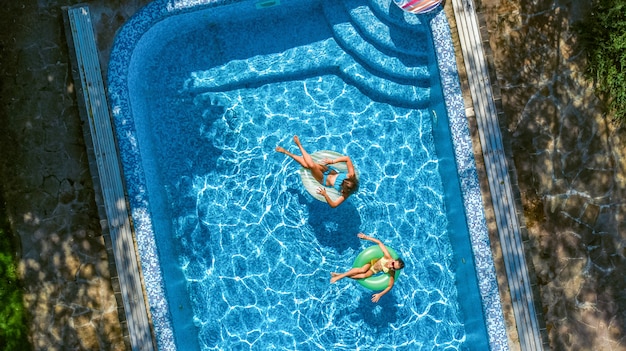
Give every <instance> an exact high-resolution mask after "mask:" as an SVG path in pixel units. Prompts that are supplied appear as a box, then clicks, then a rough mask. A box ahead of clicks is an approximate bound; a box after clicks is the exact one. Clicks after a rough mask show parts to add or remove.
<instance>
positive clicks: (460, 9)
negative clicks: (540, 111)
mask: <svg viewBox="0 0 626 351" xmlns="http://www.w3.org/2000/svg"><path fill="white" fill-rule="evenodd" d="M452 6H453V9H454V14H455V20H456V25H457V29H458V32H459V40H460V43H461V50H462V52H463V59H464V62H465V68H466V73H467V79H468V83H469V86H470V95H471V98H472V103H473V108H474V112H475V115H476V121H477V124H478V132H479V138H480V143H481V147H482V149H483V157H484V162H485V169H486V172H487V178H488V183H489V188H490V192H491V198H492V202H493V207H494V215H495V218H496V223H497V226H498V235H499V236H500V243H501V246H502V254H503V258H504V263H505V270H506V273H507V281H508V284H509V289H510V293H511V300H512V304H513V313H514V316H515V322H516V324H517V330H518V334H519V341H520V347H521V349H522V350H543V349H544V345H543V343H542V337H541V331H540V328H539V323H538V320H537V314H536V311H535V303H534V299H533V290H532V287H531V285H530V278H529V277H530V275H529V271H528V268H527V265H526V256H525V251H524V247H523V242H522V239H521V236H522V235H521V229H520V222H519V218H518V217H517V212H516V207H515V201H514V199H515V197H514V195H513V194H514V193H513V189H512V186H511V180H510V174H509V171H508V170H509V168H508V165H507V159H506V154H505V152H504V146H503V145H504V144H503V141H502V133H501V131H500V126H499V123H498V115H497V109H496V106H495V102H494V98H493V92H492V90H491V84H490V80H489V70H488V69H487V61H486V59H485V56H484V51H483V47H482V39H481V35H480V29H479V25H478V18H477V15H476V13H475V10H474V4H473V2H472V1H471V0H453V1H452Z"/></svg>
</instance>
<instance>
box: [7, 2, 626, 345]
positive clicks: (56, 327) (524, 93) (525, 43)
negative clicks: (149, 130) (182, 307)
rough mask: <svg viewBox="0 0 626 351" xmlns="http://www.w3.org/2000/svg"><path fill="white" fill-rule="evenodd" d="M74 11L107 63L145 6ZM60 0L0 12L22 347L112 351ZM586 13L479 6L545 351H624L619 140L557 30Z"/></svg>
mask: <svg viewBox="0 0 626 351" xmlns="http://www.w3.org/2000/svg"><path fill="white" fill-rule="evenodd" d="M87 2H88V3H90V8H91V11H92V14H93V16H94V22H95V23H94V24H95V25H96V30H97V33H98V44H99V47H100V48H101V49H103V50H102V54H101V55H102V56H101V62H102V63H103V64H104V65H105V64H106V59H107V57H106V56H107V55H108V54H107V48H109V47H110V46H111V44H112V39H113V36H114V33H115V31H116V29H117V28H119V27H120V26H121V25H122V24H123V23H124V22H125V21H126V20H127V19H128V18H129V16H130V15H132V14H133V13H135V12H136V10H137V9H138V8H139V7H140V6H142V5H143V4H145V3H147V0H129V1H114V0H100V1H98V0H94V1H87ZM71 3H73V1H70V0H58V1H54V0H51V1H47V2H40V1H35V0H24V1H19V2H18V1H9V2H7V4H3V6H2V7H1V8H0V26H1V28H3V30H2V33H0V82H1V88H0V89H1V90H0V101H1V106H2V109H1V111H2V114H0V118H1V120H0V150H2V151H1V153H0V179H1V180H2V182H1V184H2V191H3V192H4V194H5V199H6V201H7V210H8V214H9V216H10V218H11V220H12V226H13V229H14V231H15V233H16V234H18V235H19V236H20V238H21V245H22V247H21V250H20V253H21V264H20V273H21V274H22V276H23V277H24V280H25V300H26V304H27V307H28V309H29V310H30V311H31V314H32V324H31V339H32V340H33V344H34V346H35V349H37V350H44V349H45V350H67V349H77V350H79V349H84V350H87V349H89V350H92V349H107V350H123V349H125V348H126V347H127V342H125V338H124V335H123V332H122V331H123V330H125V328H124V327H123V325H121V324H120V323H119V315H118V310H117V304H116V298H115V296H114V294H113V291H114V289H113V286H115V285H116V284H117V281H116V279H111V273H110V272H111V270H110V268H109V263H108V254H107V251H106V249H105V245H104V241H103V237H102V236H101V231H100V224H99V222H98V220H97V219H96V218H97V209H96V206H95V203H94V192H93V185H92V184H91V180H90V175H89V172H88V164H87V159H86V153H85V146H84V141H83V139H82V132H81V125H80V119H79V117H78V112H77V108H76V103H75V101H74V98H75V96H74V92H73V85H72V80H71V75H70V74H69V71H68V62H69V60H68V54H67V48H66V46H65V42H64V34H63V32H62V28H63V26H62V19H61V6H64V5H70V4H71ZM446 6H451V4H447V5H446ZM585 8H586V6H585V3H584V2H566V1H565V2H563V3H557V2H554V3H552V2H547V3H543V4H542V5H535V4H534V3H531V2H527V1H526V0H512V1H506V2H505V1H499V0H487V1H483V2H482V4H481V7H479V10H481V11H482V12H483V13H484V18H483V19H484V22H485V23H486V27H485V28H484V34H487V33H488V34H489V35H488V37H489V42H490V44H491V48H493V52H492V53H488V54H490V56H489V57H490V58H492V60H493V64H494V67H495V71H496V72H497V79H492V83H496V88H497V89H496V90H494V91H495V93H496V98H497V97H499V96H501V98H502V100H501V105H500V106H499V107H500V111H501V112H503V114H501V115H500V118H501V127H502V133H503V136H504V140H505V146H507V147H508V148H509V149H508V154H507V157H508V160H509V164H510V165H514V166H515V169H516V170H517V174H518V180H519V187H520V190H521V201H522V203H523V211H524V213H525V215H526V217H525V218H526V224H527V230H526V231H525V232H524V233H525V235H527V236H525V237H524V239H525V240H526V241H525V245H527V247H528V249H529V250H528V253H529V257H530V260H529V262H532V263H533V264H534V266H535V269H536V272H537V277H538V281H537V283H538V284H537V287H538V290H539V293H540V297H541V301H542V303H543V309H542V311H543V313H544V316H545V320H546V326H547V331H548V334H549V338H550V347H551V348H552V349H553V350H578V349H580V350H605V349H611V350H626V345H625V340H624V335H626V328H625V326H626V321H625V320H626V286H624V285H625V283H624V279H623V275H624V272H625V270H624V268H625V267H624V265H625V260H624V256H625V247H626V238H625V235H626V234H624V233H626V220H625V218H624V214H625V213H626V211H625V210H626V204H625V203H624V199H625V197H624V191H625V189H626V187H625V182H626V180H625V178H624V176H625V174H626V173H625V171H626V158H624V155H623V153H624V152H626V151H625V150H626V148H625V147H624V146H625V145H624V138H625V137H626V134H624V131H623V130H618V129H616V128H615V127H614V126H613V125H611V123H610V121H607V120H606V119H605V118H604V116H603V115H602V114H601V112H600V111H601V110H600V107H599V106H598V103H597V101H596V99H595V98H594V97H593V94H592V93H593V89H592V88H591V87H590V86H589V84H588V83H587V82H585V81H584V80H583V79H582V75H581V74H580V72H581V63H582V55H580V53H579V52H578V51H576V49H575V46H574V44H575V37H573V36H572V35H571V33H569V32H568V29H569V26H570V24H571V23H572V21H573V20H574V19H576V18H577V17H578V16H580V14H581V13H582V12H583V11H584V10H585ZM103 68H104V69H106V66H105V67H103ZM494 78H495V77H494ZM479 161H480V160H479ZM490 224H493V223H490ZM494 250H495V252H496V256H499V255H498V250H499V248H498V247H497V246H494ZM500 276H502V274H500ZM503 291H506V289H503ZM509 306H510V305H509ZM505 307H506V305H505ZM505 312H506V314H507V316H508V319H509V320H511V318H510V317H511V315H510V311H509V310H507V311H505ZM510 335H511V336H512V349H513V350H515V349H516V347H519V346H518V344H516V342H515V337H514V335H515V333H514V332H511V333H510ZM516 345H517V346H516Z"/></svg>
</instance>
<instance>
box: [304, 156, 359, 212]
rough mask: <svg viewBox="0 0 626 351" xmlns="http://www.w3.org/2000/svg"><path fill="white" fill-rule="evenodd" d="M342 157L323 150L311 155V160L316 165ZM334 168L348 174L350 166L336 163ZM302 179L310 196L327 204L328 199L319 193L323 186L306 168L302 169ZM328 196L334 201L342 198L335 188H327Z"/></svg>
mask: <svg viewBox="0 0 626 351" xmlns="http://www.w3.org/2000/svg"><path fill="white" fill-rule="evenodd" d="M341 156H343V155H342V154H340V153H338V152H335V151H331V150H321V151H316V152H314V153H312V154H311V158H312V159H313V161H315V162H316V163H320V162H321V161H322V160H323V159H325V158H329V159H331V160H332V159H335V158H337V157H341ZM332 166H333V167H335V168H336V169H337V170H339V171H341V172H348V166H346V163H345V162H339V163H335V164H333V165H332ZM300 178H302V185H304V188H305V189H306V191H307V192H308V193H309V194H311V196H313V197H314V198H316V199H318V200H320V201H322V202H326V199H325V198H324V197H323V196H322V195H321V194H318V193H317V188H319V187H321V186H322V184H320V183H319V182H318V181H317V180H316V179H315V178H314V177H313V175H312V174H311V171H309V170H308V169H306V168H304V167H302V168H300ZM326 194H328V196H329V197H330V198H331V199H333V200H336V199H337V198H339V197H340V196H341V193H339V192H338V191H337V189H335V188H333V187H326Z"/></svg>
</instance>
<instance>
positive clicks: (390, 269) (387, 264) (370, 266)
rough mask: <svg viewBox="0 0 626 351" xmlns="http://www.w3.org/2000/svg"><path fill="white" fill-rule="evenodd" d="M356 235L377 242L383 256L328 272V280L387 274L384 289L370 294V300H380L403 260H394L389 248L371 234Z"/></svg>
mask: <svg viewBox="0 0 626 351" xmlns="http://www.w3.org/2000/svg"><path fill="white" fill-rule="evenodd" d="M357 236H358V237H359V238H361V239H363V240H369V241H371V242H373V243H375V244H378V246H379V247H380V250H381V251H382V252H383V257H381V258H379V259H376V260H372V261H371V262H369V263H366V264H364V265H363V266H361V267H355V268H352V269H350V270H349V271H347V272H345V273H336V272H332V273H331V274H330V275H332V278H330V282H331V283H336V282H337V281H338V280H340V279H343V278H346V277H348V278H352V279H365V278H367V277H371V276H372V275H374V274H377V273H380V272H383V273H385V274H388V275H389V284H388V285H387V287H386V288H385V290H383V291H381V292H379V293H376V294H374V295H372V302H378V300H380V298H381V297H382V296H383V295H385V294H386V293H388V292H389V290H391V288H393V283H394V280H395V279H394V276H395V272H396V271H397V270H400V269H402V268H404V261H402V259H401V258H398V259H396V260H394V259H393V257H391V254H390V253H389V250H387V247H386V246H385V245H384V244H383V243H382V242H381V241H380V240H378V239H376V238H372V237H371V236H367V235H365V234H363V233H359V234H358V235H357Z"/></svg>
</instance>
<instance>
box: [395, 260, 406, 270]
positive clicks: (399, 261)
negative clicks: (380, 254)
mask: <svg viewBox="0 0 626 351" xmlns="http://www.w3.org/2000/svg"><path fill="white" fill-rule="evenodd" d="M396 262H398V269H402V268H404V261H402V259H401V258H398V259H397V260H396Z"/></svg>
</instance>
